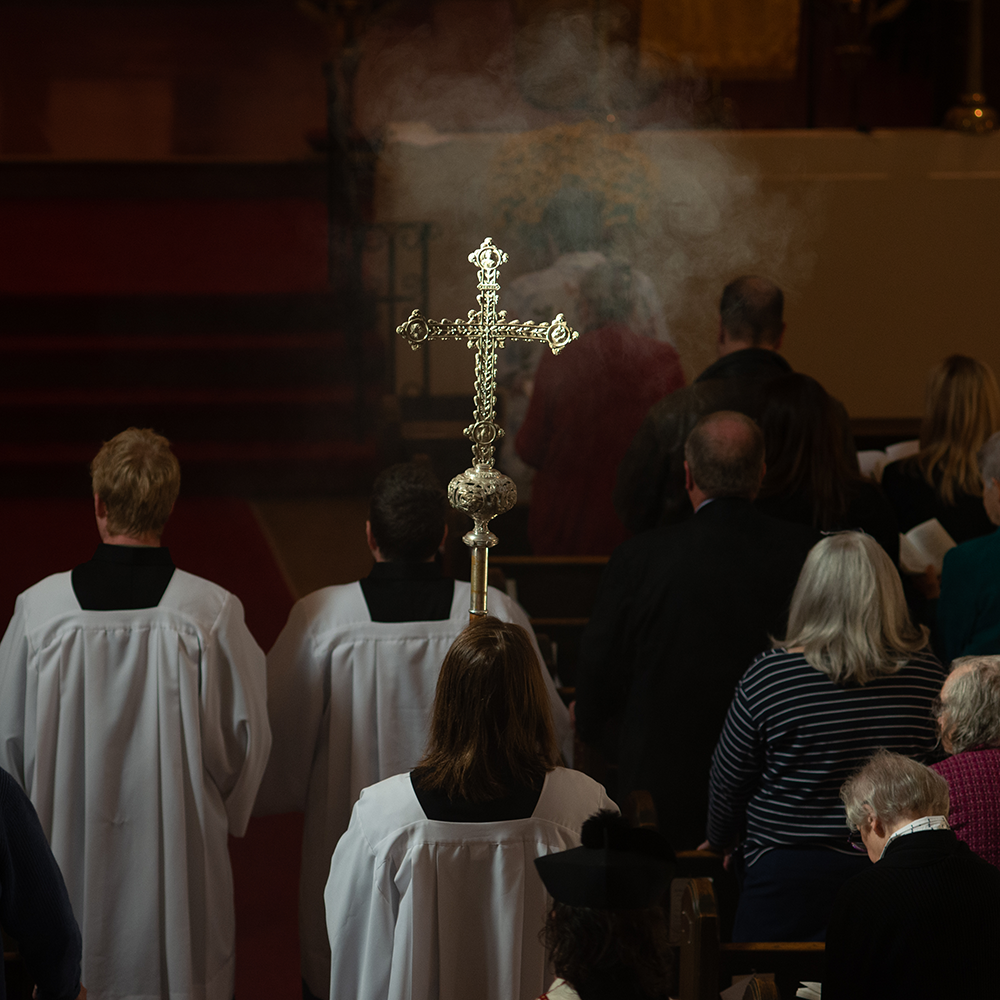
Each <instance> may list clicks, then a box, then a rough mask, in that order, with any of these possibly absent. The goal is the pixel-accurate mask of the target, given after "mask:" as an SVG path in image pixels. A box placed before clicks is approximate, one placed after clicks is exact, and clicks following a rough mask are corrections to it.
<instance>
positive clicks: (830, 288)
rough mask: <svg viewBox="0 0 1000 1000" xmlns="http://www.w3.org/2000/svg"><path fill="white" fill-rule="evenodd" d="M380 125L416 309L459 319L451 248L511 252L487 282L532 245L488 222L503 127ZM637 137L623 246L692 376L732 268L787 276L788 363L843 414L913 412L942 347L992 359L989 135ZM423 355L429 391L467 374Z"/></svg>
mask: <svg viewBox="0 0 1000 1000" xmlns="http://www.w3.org/2000/svg"><path fill="white" fill-rule="evenodd" d="M392 134H394V135H395V136H396V137H397V138H396V141H391V142H390V143H389V144H388V145H387V147H386V150H385V152H384V154H383V157H382V161H381V169H380V186H379V197H378V199H377V205H378V208H379V213H380V215H379V217H380V218H383V219H387V220H402V219H404V218H427V219H430V220H432V221H433V222H434V223H435V225H436V232H437V233H438V236H437V238H436V239H435V241H434V242H433V244H432V258H431V266H432V271H431V275H432V277H431V309H432V312H433V314H434V316H440V317H445V316H447V317H458V316H464V313H465V310H466V309H467V308H469V307H472V306H474V304H475V303H474V298H475V280H476V278H475V270H474V269H473V268H472V266H471V265H468V264H466V263H465V260H466V257H467V255H468V253H469V251H470V250H472V249H475V247H476V246H478V245H479V243H480V242H481V240H482V238H483V237H484V236H487V235H492V236H494V239H495V242H497V243H498V244H499V245H501V246H502V247H503V248H504V249H505V250H507V251H508V252H509V253H510V254H511V262H510V263H509V264H508V265H507V267H506V268H505V269H504V272H502V275H501V287H502V285H503V283H504V282H505V281H506V282H509V281H511V280H512V279H513V278H515V277H516V276H517V275H518V274H519V273H522V272H524V271H528V270H531V269H532V266H533V261H532V258H531V254H530V250H528V249H525V250H524V256H523V257H521V258H520V259H519V258H518V256H517V250H518V246H517V243H516V240H515V241H514V242H513V243H511V242H508V241H507V240H505V239H504V235H505V234H502V233H499V232H495V231H494V227H495V220H491V218H490V214H491V213H490V210H489V206H488V197H487V187H488V181H489V171H490V164H491V163H492V162H493V161H494V160H495V159H496V157H497V156H498V154H499V150H500V147H501V146H502V144H503V142H504V137H503V136H500V135H495V134H489V135H484V134H477V135H472V136H466V135H436V136H432V135H430V134H429V133H427V132H426V131H425V130H412V129H406V128H403V127H399V128H397V129H396V130H395V132H394V133H392ZM408 135H411V136H414V138H413V139H411V140H410V141H407V136H408ZM635 140H636V143H637V144H638V145H639V146H640V147H641V149H642V150H643V151H644V152H645V153H646V154H647V155H648V156H649V158H650V160H651V161H652V162H653V164H654V165H655V167H656V172H655V173H656V181H655V183H654V190H653V193H652V205H651V207H650V209H649V216H650V217H649V219H648V221H647V222H646V224H645V225H644V226H643V229H642V232H641V234H640V236H639V237H638V238H637V239H636V240H635V241H634V244H633V246H632V251H633V252H632V254H631V255H630V256H631V257H632V263H633V265H634V266H635V267H637V268H639V269H641V270H644V271H646V272H647V273H649V274H650V276H651V277H652V278H653V280H654V282H656V284H657V286H658V289H659V291H660V293H661V295H662V296H663V298H664V301H665V305H666V311H667V315H668V320H669V323H670V327H671V330H672V332H673V334H674V336H675V338H676V341H677V344H678V347H679V348H680V353H681V357H682V360H683V362H684V365H685V370H686V372H687V375H688V377H689V378H693V377H694V376H696V375H697V374H698V372H699V371H701V370H702V369H703V368H704V367H706V366H707V365H708V364H709V363H710V362H711V361H712V360H713V358H714V353H713V352H714V335H715V332H716V324H717V302H718V295H719V292H720V290H721V287H722V285H724V284H725V282H726V281H728V280H731V278H733V277H735V276H736V275H738V274H740V273H744V272H746V271H762V272H764V273H766V274H767V275H768V276H770V277H772V278H774V279H775V280H777V281H778V282H779V284H781V285H782V286H783V287H784V288H785V289H786V292H787V313H786V318H787V322H788V333H787V336H786V354H787V356H788V359H789V361H790V362H791V363H792V365H793V366H794V367H795V368H796V369H797V370H800V371H804V372H807V373H809V374H811V375H813V376H815V377H816V378H818V379H819V380H820V381H821V382H823V384H824V385H825V386H827V388H828V389H829V390H830V391H831V392H832V393H834V394H835V395H837V396H838V397H839V398H840V399H842V400H843V402H844V403H845V405H846V406H847V408H848V411H849V412H850V413H851V415H852V416H855V417H906V416H915V415H918V414H919V413H920V412H921V408H922V399H923V386H924V380H925V377H926V373H927V371H928V370H929V369H930V368H931V367H932V366H933V365H934V364H936V363H937V362H938V361H940V360H941V358H942V357H944V356H946V355H947V354H950V353H954V352H959V353H966V354H971V355H973V356H975V357H978V358H981V359H982V360H983V361H986V362H988V363H989V364H991V365H992V366H993V367H994V368H997V369H1000V347H998V343H1000V341H998V339H997V336H996V334H997V327H996V316H995V309H994V306H993V301H992V300H993V290H992V288H993V280H994V279H993V278H992V277H991V276H992V275H995V273H996V267H997V263H998V257H1000V254H998V249H997V245H996V234H995V228H994V226H993V223H992V221H991V220H993V219H995V218H996V217H997V211H998V209H1000V137H997V136H991V137H987V138H982V137H970V136H965V135H959V134H955V133H948V132H942V131H940V130H931V129H914V130H878V131H875V132H873V133H871V134H868V135H863V134H860V133H857V132H853V131H846V130H845V131H841V130H821V131H820V130H813V131H809V132H805V131H796V130H783V131H774V132H765V131H759V132H758V131H741V132H709V131H700V132H697V133H692V132H690V131H686V132H671V131H663V130H661V131H653V130H650V131H646V132H642V133H638V134H636V135H635ZM522 261H524V262H526V263H527V266H525V263H522ZM502 305H503V293H502V290H501V306H502ZM423 349H426V348H422V350H423ZM431 351H432V358H433V361H432V368H431V391H432V392H438V393H448V392H462V391H463V390H464V389H465V388H466V387H467V386H468V385H469V384H470V377H471V376H470V373H471V360H470V358H468V357H467V356H466V352H465V350H464V348H463V347H462V346H461V345H455V344H438V345H432V347H431ZM397 359H398V388H399V389H400V390H401V391H404V392H405V391H407V389H408V388H410V387H412V386H413V385H414V384H415V381H416V380H417V379H418V378H419V362H418V359H417V358H416V357H414V356H413V355H411V352H410V350H409V348H408V347H407V346H406V345H405V344H400V345H399V346H398V347H397Z"/></svg>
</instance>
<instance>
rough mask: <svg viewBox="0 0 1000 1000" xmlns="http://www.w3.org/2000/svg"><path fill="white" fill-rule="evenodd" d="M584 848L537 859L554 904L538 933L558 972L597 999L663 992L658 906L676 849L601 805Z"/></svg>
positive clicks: (662, 923)
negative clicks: (540, 934)
mask: <svg viewBox="0 0 1000 1000" xmlns="http://www.w3.org/2000/svg"><path fill="white" fill-rule="evenodd" d="M580 840H581V846H580V847H576V848H572V849H570V850H568V851H561V852H558V853H555V854H548V855H545V856H544V857H541V858H536V859H535V867H536V868H537V869H538V874H539V875H540V876H541V879H542V882H543V883H544V885H545V888H546V889H547V890H548V891H549V894H550V895H551V896H552V898H553V900H554V903H553V907H552V909H551V910H550V911H549V916H548V919H547V921H546V924H545V929H544V931H543V932H542V941H543V942H544V944H545V946H546V950H547V951H548V952H549V955H550V959H551V962H552V965H553V968H554V969H555V972H556V975H558V976H561V977H562V978H563V979H564V980H566V982H568V983H569V984H570V985H571V986H572V987H573V988H574V989H575V990H576V992H577V993H578V994H579V995H580V997H581V998H594V1000H639V998H642V997H659V996H666V995H667V991H668V989H669V986H670V968H671V957H672V956H671V953H670V946H669V936H668V934H667V924H666V918H665V915H664V912H663V906H662V905H661V903H662V899H663V895H664V893H665V891H666V890H667V888H668V887H669V884H670V879H671V877H672V875H673V873H674V869H675V862H676V859H675V856H674V852H673V851H672V850H671V849H670V846H669V844H668V843H667V841H666V839H665V838H664V837H662V836H661V835H660V834H659V833H657V832H656V831H655V830H651V829H644V828H632V827H630V826H629V824H628V822H627V821H626V820H625V819H624V818H623V817H622V816H619V815H618V814H617V813H612V812H610V811H607V810H602V811H601V812H599V813H596V814H595V815H593V816H591V817H590V819H588V820H587V822H586V823H584V825H583V829H582V831H581V835H580Z"/></svg>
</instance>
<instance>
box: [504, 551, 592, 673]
mask: <svg viewBox="0 0 1000 1000" xmlns="http://www.w3.org/2000/svg"><path fill="white" fill-rule="evenodd" d="M607 562H608V558H607V556H491V557H490V569H491V570H499V571H501V572H502V573H503V577H504V580H505V581H506V582H507V583H508V584H511V583H513V586H512V587H508V593H510V594H511V596H512V597H515V598H516V599H517V601H518V602H519V603H520V604H521V606H522V607H523V608H524V610H525V611H527V612H528V616H529V618H530V619H531V625H532V627H533V628H534V630H535V632H536V633H538V634H539V635H546V636H548V637H549V639H550V640H551V641H552V643H553V644H554V645H555V647H556V649H557V650H558V655H557V657H556V668H557V670H558V672H559V677H560V679H561V680H562V682H563V684H565V685H567V686H568V687H572V686H573V682H574V677H575V671H576V664H577V661H578V659H579V656H580V638H581V636H582V635H583V630H584V628H585V627H586V624H587V622H588V620H589V619H590V611H591V608H592V607H593V605H594V599H595V598H596V596H597V588H598V586H599V585H600V581H601V574H602V573H603V572H604V567H605V566H606V565H607ZM491 582H492V581H491Z"/></svg>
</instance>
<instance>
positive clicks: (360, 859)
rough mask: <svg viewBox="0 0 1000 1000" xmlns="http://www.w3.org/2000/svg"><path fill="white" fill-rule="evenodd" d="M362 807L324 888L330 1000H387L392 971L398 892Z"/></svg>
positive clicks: (354, 816)
mask: <svg viewBox="0 0 1000 1000" xmlns="http://www.w3.org/2000/svg"><path fill="white" fill-rule="evenodd" d="M362 796H363V793H362ZM359 808H363V807H362V805H361V802H358V803H357V804H355V806H354V811H353V812H352V813H351V823H350V826H349V827H348V828H347V832H346V833H345V834H344V835H343V836H342V837H341V838H340V840H339V841H338V842H337V847H336V849H335V850H334V852H333V859H332V860H331V862H330V877H329V879H328V880H327V883H326V892H325V894H324V899H325V902H326V927H327V933H328V934H329V936H330V952H331V964H330V1000H346V998H350V1000H386V998H387V997H388V995H389V983H390V980H391V976H392V964H393V939H394V935H395V928H396V917H397V911H398V909H399V899H398V893H397V891H396V887H395V885H394V884H393V881H392V878H391V875H389V874H388V873H386V872H385V871H384V867H385V866H384V865H382V866H380V865H379V863H378V862H379V858H378V855H377V854H376V852H375V851H374V850H373V848H372V847H371V845H370V844H369V843H368V839H367V837H366V836H365V831H364V829H363V824H362V821H361V818H360V816H359Z"/></svg>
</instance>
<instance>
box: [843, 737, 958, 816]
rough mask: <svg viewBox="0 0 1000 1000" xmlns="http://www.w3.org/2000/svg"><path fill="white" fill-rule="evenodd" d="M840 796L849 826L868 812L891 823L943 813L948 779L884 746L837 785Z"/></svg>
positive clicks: (947, 798) (948, 799)
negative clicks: (858, 769)
mask: <svg viewBox="0 0 1000 1000" xmlns="http://www.w3.org/2000/svg"><path fill="white" fill-rule="evenodd" d="M840 800H841V802H843V803H844V811H845V812H846V813H847V825H848V826H849V827H851V829H854V827H858V828H859V829H860V828H861V826H862V825H863V824H864V822H865V820H866V819H867V818H868V816H869V815H871V816H874V817H875V818H877V819H879V820H881V821H882V822H883V823H884V824H886V825H887V826H895V825H896V824H897V823H898V822H899V821H900V820H903V819H911V818H915V819H919V818H920V817H921V816H947V815H948V811H949V809H950V808H951V796H950V795H949V793H948V782H947V781H946V780H945V779H944V778H943V777H942V776H941V775H940V774H938V773H937V771H932V770H931V769H930V768H929V767H926V766H925V765H923V764H920V763H918V762H917V761H915V760H912V759H911V758H909V757H904V756H903V755H902V754H898V753H890V752H889V751H888V750H886V749H885V748H884V747H880V748H879V749H878V750H876V751H875V753H874V754H873V755H872V756H871V757H870V758H869V759H868V761H867V762H866V763H865V764H864V765H863V766H862V768H861V770H860V771H857V772H856V773H855V774H853V775H851V777H850V778H848V779H847V781H845V782H844V783H843V785H841V786H840ZM866 807H867V808H866Z"/></svg>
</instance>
